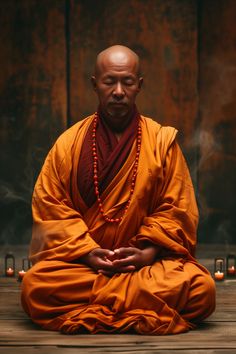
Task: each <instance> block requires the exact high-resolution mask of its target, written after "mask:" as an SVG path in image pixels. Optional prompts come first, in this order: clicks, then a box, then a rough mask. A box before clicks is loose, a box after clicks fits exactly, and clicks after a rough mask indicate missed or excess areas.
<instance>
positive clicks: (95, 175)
mask: <svg viewBox="0 0 236 354" xmlns="http://www.w3.org/2000/svg"><path fill="white" fill-rule="evenodd" d="M97 122H98V114H97V112H96V113H95V114H94V119H93V130H92V153H93V183H94V190H95V194H96V197H97V201H98V206H99V209H100V213H101V214H102V216H103V218H104V219H105V221H107V222H111V223H120V222H121V220H122V219H123V217H124V215H125V214H126V212H127V210H128V208H129V205H130V202H131V198H132V195H133V193H134V187H135V181H136V177H137V169H138V161H139V155H140V150H141V135H142V129H141V126H140V123H139V125H138V132H137V140H136V156H135V161H134V167H133V175H132V180H131V189H130V193H129V199H128V200H127V202H126V205H125V209H124V212H123V214H122V216H120V217H119V218H115V219H113V218H109V217H108V216H107V215H106V214H105V212H104V209H103V204H102V200H101V197H100V192H99V189H98V184H99V183H98V157H97V148H96V130H97Z"/></svg>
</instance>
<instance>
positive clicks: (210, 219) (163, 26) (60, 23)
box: [0, 0, 236, 245]
mask: <svg viewBox="0 0 236 354" xmlns="http://www.w3.org/2000/svg"><path fill="white" fill-rule="evenodd" d="M235 21H236V1H235V0H202V1H200V0H199V1H197V0H181V1H180V0H129V1H126V0H120V1H117V0H109V1H108V0H99V1H98V0H80V1H79V0H70V1H69V0H68V1H66V0H40V1H37V0H6V1H4V0H1V2H0V24H1V29H0V70H1V71H0V72H1V74H0V142H1V148H0V170H1V175H0V243H1V244H15V243H16V244H25V243H28V242H29V240H30V237H31V235H30V234H31V210H30V201H31V194H32V189H33V186H34V183H35V180H36V177H37V175H38V172H39V170H40V167H41V165H42V162H43V160H44V158H45V155H46V154H47V152H48V150H49V148H50V147H51V146H52V144H53V143H54V141H55V139H56V138H57V137H58V135H59V134H60V133H61V132H63V131H64V130H65V129H66V128H67V127H68V126H70V125H71V124H73V123H75V122H77V121H78V120H81V119H82V118H83V117H85V116H86V115H88V114H90V113H93V111H94V110H95V109H96V102H97V101H96V97H95V94H94V93H93V91H92V89H91V87H90V81H89V78H90V74H91V72H92V69H93V64H94V61H95V57H96V55H97V53H98V52H99V51H100V50H102V49H104V48H106V47H107V46H109V45H113V44H124V45H127V46H130V47H131V48H132V49H134V50H135V51H136V52H138V54H139V55H140V56H141V59H142V63H143V67H142V69H143V73H144V78H145V85H144V90H143V92H142V93H141V94H140V96H139V99H138V106H139V109H140V112H141V113H143V114H144V115H147V116H151V117H153V118H154V119H155V120H157V121H158V122H160V123H162V124H164V125H172V126H175V127H176V128H177V129H178V130H179V142H180V144H181V147H182V149H183V151H184V153H185V156H186V158H187V161H188V164H189V166H190V170H191V175H192V178H193V182H194V186H195V190H196V195H197V199H198V204H199V208H200V213H201V219H200V226H199V242H202V243H222V244H224V245H228V244H231V243H236V237H235V231H236V228H235V224H236V221H235V219H236V217H235V197H236V193H235V192H236V191H235V189H236V180H235V165H236V163H235V160H236V158H235V151H236V150H235V145H236V136H235V132H236V124H235V123H236V119H235V115H236V113H235V112H236V101H235V97H236V22H235Z"/></svg>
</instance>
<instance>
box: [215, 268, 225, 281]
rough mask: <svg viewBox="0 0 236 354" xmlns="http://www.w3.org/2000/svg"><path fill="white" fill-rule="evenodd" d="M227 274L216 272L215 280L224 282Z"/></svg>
mask: <svg viewBox="0 0 236 354" xmlns="http://www.w3.org/2000/svg"><path fill="white" fill-rule="evenodd" d="M224 277H225V274H224V273H223V272H220V271H219V270H218V271H217V272H215V280H224Z"/></svg>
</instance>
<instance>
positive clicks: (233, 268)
mask: <svg viewBox="0 0 236 354" xmlns="http://www.w3.org/2000/svg"><path fill="white" fill-rule="evenodd" d="M227 273H228V274H229V275H235V274H236V270H235V267H234V266H231V267H229V268H228V269H227Z"/></svg>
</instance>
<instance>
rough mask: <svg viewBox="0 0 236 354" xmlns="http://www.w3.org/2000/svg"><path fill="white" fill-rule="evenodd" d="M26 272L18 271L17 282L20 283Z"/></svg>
mask: <svg viewBox="0 0 236 354" xmlns="http://www.w3.org/2000/svg"><path fill="white" fill-rule="evenodd" d="M25 273H26V271H25V270H24V269H22V270H20V271H19V272H18V280H19V281H22V279H23V278H24V275H25Z"/></svg>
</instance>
